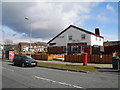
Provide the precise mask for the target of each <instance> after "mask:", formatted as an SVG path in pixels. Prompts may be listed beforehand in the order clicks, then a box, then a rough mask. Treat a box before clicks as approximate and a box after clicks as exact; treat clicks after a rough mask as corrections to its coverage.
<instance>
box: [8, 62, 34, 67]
mask: <svg viewBox="0 0 120 90" xmlns="http://www.w3.org/2000/svg"><path fill="white" fill-rule="evenodd" d="M8 65H10V66H13V67H21V68H33V67H34V66H25V67H22V66H19V65H14V64H13V63H9V64H8Z"/></svg>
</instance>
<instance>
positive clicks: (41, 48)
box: [18, 42, 47, 52]
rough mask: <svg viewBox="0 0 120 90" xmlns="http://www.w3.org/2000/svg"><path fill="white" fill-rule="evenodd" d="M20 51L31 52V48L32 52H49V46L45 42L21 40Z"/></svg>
mask: <svg viewBox="0 0 120 90" xmlns="http://www.w3.org/2000/svg"><path fill="white" fill-rule="evenodd" d="M18 45H19V47H20V52H29V51H30V49H31V51H32V52H47V46H46V45H45V44H44V43H43V44H42V43H31V47H30V43H27V42H20V43H19V44H18Z"/></svg>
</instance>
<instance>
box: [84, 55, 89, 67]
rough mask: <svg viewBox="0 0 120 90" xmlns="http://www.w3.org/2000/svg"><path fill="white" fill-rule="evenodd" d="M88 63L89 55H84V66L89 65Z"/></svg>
mask: <svg viewBox="0 0 120 90" xmlns="http://www.w3.org/2000/svg"><path fill="white" fill-rule="evenodd" d="M87 62H88V53H83V66H85V65H87Z"/></svg>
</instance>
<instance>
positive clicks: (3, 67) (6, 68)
mask: <svg viewBox="0 0 120 90" xmlns="http://www.w3.org/2000/svg"><path fill="white" fill-rule="evenodd" d="M2 68H3V69H6V70H9V71H12V72H14V70H12V69H8V68H5V67H2Z"/></svg>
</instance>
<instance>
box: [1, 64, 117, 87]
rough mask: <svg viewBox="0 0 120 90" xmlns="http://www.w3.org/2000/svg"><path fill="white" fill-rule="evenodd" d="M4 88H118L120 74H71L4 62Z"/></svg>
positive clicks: (98, 72) (101, 72)
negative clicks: (119, 75)
mask: <svg viewBox="0 0 120 90" xmlns="http://www.w3.org/2000/svg"><path fill="white" fill-rule="evenodd" d="M1 68H2V87H3V88H83V89H85V88H118V72H109V71H108V72H107V71H105V70H103V71H97V72H89V73H82V72H71V71H62V70H56V69H49V68H42V67H17V66H13V65H12V63H10V62H2V66H1Z"/></svg>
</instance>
